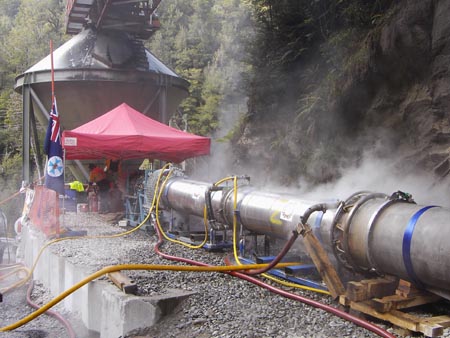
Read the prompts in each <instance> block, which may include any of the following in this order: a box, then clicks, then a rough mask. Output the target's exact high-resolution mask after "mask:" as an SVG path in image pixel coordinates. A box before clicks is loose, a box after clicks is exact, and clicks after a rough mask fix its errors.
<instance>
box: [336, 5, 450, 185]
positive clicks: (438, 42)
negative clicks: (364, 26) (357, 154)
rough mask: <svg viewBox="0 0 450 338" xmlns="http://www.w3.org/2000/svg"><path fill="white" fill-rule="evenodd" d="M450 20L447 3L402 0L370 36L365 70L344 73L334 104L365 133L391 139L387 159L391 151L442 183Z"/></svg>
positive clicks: (449, 127) (449, 99)
mask: <svg viewBox="0 0 450 338" xmlns="http://www.w3.org/2000/svg"><path fill="white" fill-rule="evenodd" d="M449 18H450V1H446V0H439V1H433V0H404V1H401V2H400V3H399V4H398V5H397V6H396V7H394V8H392V10H391V13H389V14H387V15H386V18H385V23H384V24H383V25H381V26H380V27H377V28H376V29H375V30H374V31H372V32H370V33H369V35H368V36H367V38H366V41H365V43H366V48H367V49H368V55H367V58H366V60H365V61H366V62H365V65H364V66H363V67H361V65H358V68H354V69H353V70H352V71H350V72H349V73H347V75H346V80H345V81H344V84H345V85H344V90H343V91H342V96H341V97H339V98H337V100H336V102H337V103H336V105H335V109H337V110H340V111H341V113H342V114H343V115H346V114H348V115H350V116H353V117H355V118H357V119H358V122H357V123H354V125H355V127H358V128H360V130H362V132H360V133H363V134H364V133H370V134H372V136H371V137H373V138H375V139H376V138H377V137H385V138H386V148H385V149H384V153H385V154H384V155H387V154H388V152H390V151H391V149H392V147H393V146H394V147H395V148H396V149H397V150H398V151H397V154H398V155H399V156H401V157H403V159H404V160H405V161H407V163H408V164H410V165H412V166H416V167H418V168H421V169H425V170H427V171H430V170H432V171H434V173H435V174H436V175H438V176H440V177H442V176H445V175H447V174H448V172H449V169H450V165H449V152H450V20H449ZM355 101H356V102H358V101H359V102H361V101H362V102H363V104H359V105H358V104H355ZM355 110H356V111H355ZM381 130H383V131H385V132H381V133H380V135H376V133H375V135H373V134H374V131H381ZM382 152H383V151H382Z"/></svg>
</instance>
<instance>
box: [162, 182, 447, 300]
mask: <svg viewBox="0 0 450 338" xmlns="http://www.w3.org/2000/svg"><path fill="white" fill-rule="evenodd" d="M210 187H212V185H211V184H207V183H204V182H196V181H192V180H187V179H185V178H182V177H173V178H170V179H169V180H168V182H167V184H166V185H165V187H164V191H163V193H162V200H161V203H162V207H163V208H165V209H166V210H175V211H177V212H183V213H188V214H193V215H197V216H201V215H203V209H204V208H205V205H206V199H205V196H207V192H208V189H210ZM210 195H211V205H212V208H211V209H212V210H211V211H212V212H213V213H214V218H215V219H216V220H217V221H219V222H223V223H224V224H228V225H231V224H232V222H233V215H234V214H236V215H237V217H238V221H239V224H241V225H242V226H243V227H244V228H245V229H247V230H250V231H252V232H255V233H260V234H266V235H268V236H274V237H278V238H288V237H289V236H290V235H291V234H292V231H293V230H295V229H296V228H297V225H298V224H299V223H300V222H302V217H303V216H304V215H306V214H310V215H311V216H310V217H308V220H307V223H308V224H309V225H310V226H311V228H312V229H313V231H314V233H315V234H316V236H317V238H318V239H319V240H320V241H321V243H322V245H323V247H324V248H325V249H326V250H327V252H328V253H329V254H330V256H332V258H333V259H332V261H334V262H339V264H341V265H343V266H345V267H346V268H348V269H351V270H353V271H356V272H359V273H362V274H370V275H373V274H374V273H376V274H380V275H384V274H389V275H393V276H397V277H399V278H401V279H405V280H408V281H411V282H412V283H414V284H415V285H416V286H418V287H419V288H424V289H427V290H428V291H431V292H433V293H435V294H439V295H440V296H442V297H445V298H447V299H450V240H449V239H450V226H449V225H450V224H449V223H450V210H449V209H446V208H441V207H439V206H434V205H430V206H424V205H417V204H415V203H414V201H413V200H412V198H411V196H409V195H408V194H404V193H401V192H396V193H394V194H392V195H385V194H380V193H370V192H361V193H355V194H354V195H352V196H351V197H349V198H348V199H347V200H346V201H338V202H329V201H326V202H323V203H316V202H315V201H305V200H302V199H301V198H298V197H297V196H295V195H288V194H277V193H271V192H263V191H258V190H256V189H254V188H252V187H251V186H249V185H245V186H242V187H241V186H240V187H238V193H237V198H236V205H237V207H236V210H235V209H234V188H232V187H228V188H225V189H223V190H216V191H211V192H210ZM311 210H317V211H313V212H311Z"/></svg>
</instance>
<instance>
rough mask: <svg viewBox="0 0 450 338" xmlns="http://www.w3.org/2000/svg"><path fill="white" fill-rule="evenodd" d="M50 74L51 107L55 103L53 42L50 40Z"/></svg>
mask: <svg viewBox="0 0 450 338" xmlns="http://www.w3.org/2000/svg"><path fill="white" fill-rule="evenodd" d="M50 74H51V76H52V105H53V102H55V69H54V67H53V40H50Z"/></svg>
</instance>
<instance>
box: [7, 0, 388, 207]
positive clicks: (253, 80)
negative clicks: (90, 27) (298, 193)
mask: <svg viewBox="0 0 450 338" xmlns="http://www.w3.org/2000/svg"><path fill="white" fill-rule="evenodd" d="M65 2H66V1H63V0H0V125H1V128H2V129H1V131H0V185H1V187H0V198H2V197H5V196H6V195H8V194H10V192H12V191H14V190H16V189H18V187H19V186H20V181H21V168H20V165H21V160H20V157H21V142H22V140H21V136H19V135H21V97H20V95H17V94H15V93H13V90H12V88H13V85H14V78H15V77H16V76H17V75H19V74H21V73H22V72H23V71H24V70H26V69H27V68H29V67H30V66H32V65H33V64H34V63H35V62H37V61H38V60H40V59H41V58H42V57H44V56H45V55H47V54H48V51H49V41H50V40H53V41H54V45H55V48H56V47H57V46H59V45H61V44H62V43H63V42H64V41H65V40H67V39H69V38H70V37H68V36H65V35H64V34H63V31H64V10H65ZM392 2H393V1H392V0H376V1H373V0H337V1H336V0H316V1H310V0H192V1H182V0H164V1H162V2H161V4H160V7H159V8H158V14H159V16H160V21H161V24H162V28H161V29H160V30H159V31H158V32H157V33H156V34H155V35H154V36H153V38H152V39H151V40H150V41H148V42H147V43H146V45H147V46H148V47H149V48H150V50H151V51H152V52H153V53H154V54H155V55H157V56H158V57H159V58H160V59H161V60H162V61H163V62H164V63H165V64H167V65H168V66H169V67H171V68H172V69H173V70H174V71H176V72H177V73H178V74H179V75H180V76H182V77H184V78H185V79H187V80H188V81H189V82H190V89H189V90H190V96H189V97H188V98H187V99H186V100H185V101H184V102H182V104H181V107H180V113H181V114H179V116H178V115H177V117H179V118H180V119H181V120H180V121H178V124H179V125H180V126H181V127H183V125H184V122H187V125H188V130H189V131H191V132H194V133H198V134H201V135H208V136H213V137H214V138H215V139H218V140H220V141H222V142H228V141H230V142H231V143H232V144H234V145H235V147H237V146H239V147H240V149H239V151H237V152H236V153H239V156H241V157H243V159H244V160H245V157H246V156H247V155H248V154H249V149H250V148H248V149H246V141H245V139H246V138H248V137H252V136H255V135H256V136H258V135H264V142H265V143H264V144H263V145H262V147H264V148H265V150H266V151H267V155H266V156H268V157H269V158H271V160H270V161H269V162H270V163H275V164H276V163H283V164H284V165H283V167H284V168H286V169H285V171H286V172H285V173H286V175H288V176H292V177H295V176H298V175H299V172H300V171H303V172H307V171H308V168H307V166H306V164H305V163H307V161H308V160H312V161H319V160H320V158H321V157H324V156H333V154H334V149H333V145H332V142H330V140H331V141H332V140H333V138H334V137H336V133H334V132H333V128H329V127H330V126H333V125H335V124H338V123H339V117H338V116H330V114H329V109H328V108H329V107H330V105H332V104H333V100H334V98H335V97H336V96H337V95H338V94H339V90H340V89H341V88H340V86H339V85H337V83H338V81H339V79H340V77H341V76H342V75H343V74H344V73H345V72H346V71H347V69H352V65H354V64H355V63H358V62H361V64H363V63H364V58H365V57H366V54H365V51H364V48H363V44H362V41H363V38H364V36H365V34H366V32H367V31H368V30H369V29H371V28H373V27H375V26H376V25H377V24H378V23H379V22H380V20H382V18H383V15H384V13H385V12H386V10H387V9H388V8H389V6H390V5H391V3H392ZM353 68H354V67H353ZM330 130H331V131H330ZM318 135H321V136H322V137H321V138H319V137H318ZM287 136H288V137H287ZM312 144H318V145H319V146H318V147H316V148H314V147H312V146H311V145H312ZM330 144H331V146H330ZM299 145H301V147H299ZM248 147H250V146H248ZM314 174H316V173H314ZM319 174H320V175H322V176H323V177H327V173H326V172H321V173H319Z"/></svg>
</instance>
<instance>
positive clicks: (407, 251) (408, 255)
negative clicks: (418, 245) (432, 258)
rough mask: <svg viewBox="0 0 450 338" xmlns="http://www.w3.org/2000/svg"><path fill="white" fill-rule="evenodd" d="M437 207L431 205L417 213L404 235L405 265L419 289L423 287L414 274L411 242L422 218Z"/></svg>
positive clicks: (403, 251) (403, 252)
mask: <svg viewBox="0 0 450 338" xmlns="http://www.w3.org/2000/svg"><path fill="white" fill-rule="evenodd" d="M436 207H438V206H437V205H429V206H427V207H423V208H422V209H420V210H419V211H417V212H416V213H415V214H414V215H413V216H412V217H411V219H410V220H409V222H408V226H407V227H406V229H405V233H404V234H403V243H402V254H403V264H404V265H405V268H406V272H407V273H408V275H409V277H410V278H411V280H412V281H413V282H414V284H416V285H417V286H419V287H422V283H421V282H420V280H419V278H418V277H417V275H416V273H415V272H414V268H413V265H412V261H411V241H412V236H413V233H414V228H415V227H416V223H417V221H418V220H419V218H420V216H422V214H423V213H424V212H425V211H427V210H428V209H431V208H436Z"/></svg>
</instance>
